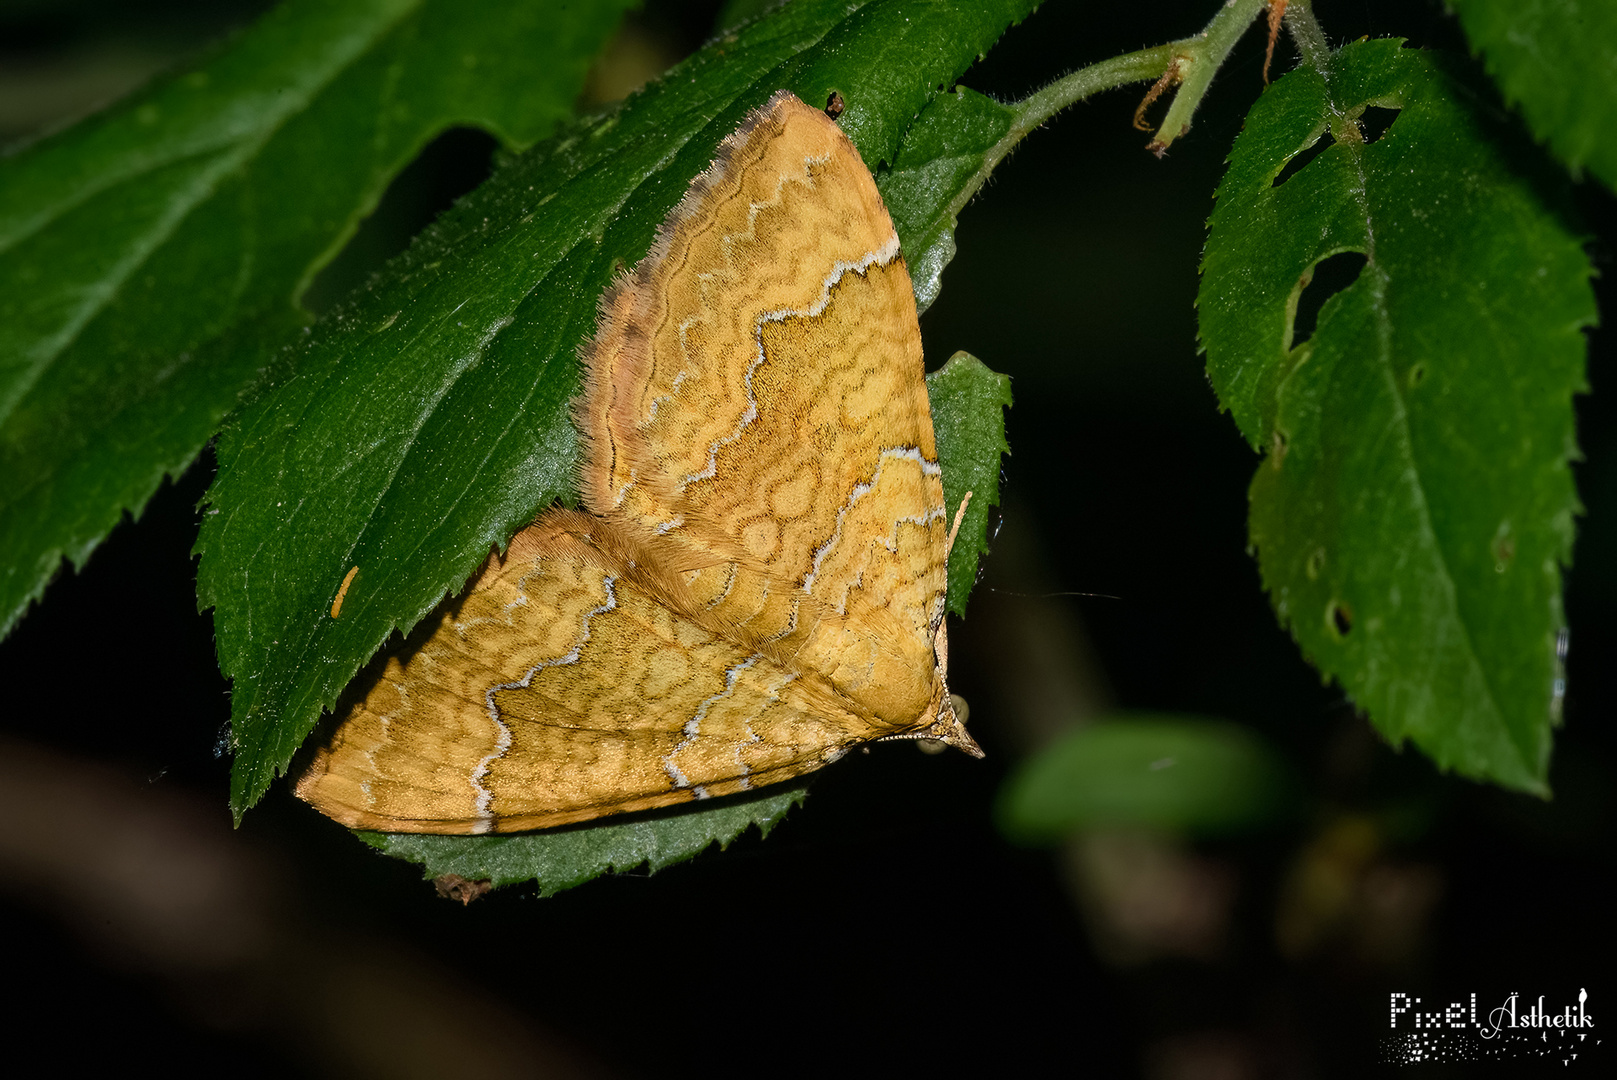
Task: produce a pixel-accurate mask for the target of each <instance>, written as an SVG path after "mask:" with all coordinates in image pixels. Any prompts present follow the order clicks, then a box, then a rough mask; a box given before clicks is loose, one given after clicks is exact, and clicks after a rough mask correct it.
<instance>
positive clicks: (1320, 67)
mask: <svg viewBox="0 0 1617 1080" xmlns="http://www.w3.org/2000/svg"><path fill="white" fill-rule="evenodd" d="M1286 29H1287V30H1288V31H1290V32H1291V40H1293V41H1295V42H1296V43H1297V51H1298V52H1300V53H1302V54H1303V63H1305V64H1307V65H1308V66H1309V67H1311V68H1313V69H1314V70H1315V71H1317V72H1319V74H1320V78H1322V79H1325V80H1326V81H1327V82H1328V81H1330V78H1331V47H1330V45H1328V44H1327V43H1326V41H1325V31H1323V30H1321V29H1320V26H1319V20H1318V19H1316V18H1314V10H1313V5H1312V4H1310V3H1309V2H1308V0H1291V6H1290V7H1288V8H1286Z"/></svg>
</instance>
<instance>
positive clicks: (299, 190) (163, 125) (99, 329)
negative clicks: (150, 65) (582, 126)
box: [0, 0, 629, 633]
mask: <svg viewBox="0 0 1617 1080" xmlns="http://www.w3.org/2000/svg"><path fill="white" fill-rule="evenodd" d="M628 3H629V0H603V2H600V3H596V4H589V5H573V6H571V7H570V8H568V9H566V11H565V13H557V12H555V11H553V10H552V8H553V5H549V4H541V3H528V4H511V3H496V2H493V0H483V2H480V3H472V4H468V3H464V2H451V0H354V2H350V3H342V4H332V3H327V2H325V0H292V2H289V3H286V4H283V5H282V6H281V7H279V8H277V9H276V10H274V11H272V12H271V13H270V14H269V15H267V16H265V18H263V19H262V20H261V21H260V22H259V23H258V24H257V25H255V26H254V27H253V28H252V29H250V30H249V31H247V32H246V33H244V34H242V35H240V36H239V37H238V38H236V39H235V40H234V41H233V42H231V43H230V45H229V46H228V47H227V48H224V49H221V50H219V51H218V52H217V53H216V54H215V55H213V56H212V57H211V58H210V59H208V60H206V61H204V62H203V63H201V64H199V65H198V66H196V67H195V68H193V69H192V70H189V71H183V72H181V73H179V74H177V75H175V76H173V77H172V78H168V79H166V80H163V81H161V82H159V83H156V84H154V85H153V86H151V87H149V88H147V89H146V90H144V91H142V92H141V93H139V94H137V95H135V96H134V97H132V98H130V99H129V100H127V101H125V102H123V103H122V104H120V105H118V106H116V107H115V108H113V109H110V110H108V111H107V112H104V113H102V114H100V115H98V116H95V117H92V118H91V119H89V120H87V121H85V122H84V123H82V124H79V125H78V126H76V127H74V128H71V129H69V130H67V131H65V132H62V133H61V134H59V135H55V136H52V137H51V138H48V139H46V140H44V141H42V142H40V143H38V144H36V145H34V146H33V147H31V148H30V149H28V150H27V151H25V152H24V153H22V154H19V155H18V156H16V157H13V158H11V159H10V160H8V161H6V162H4V163H3V166H0V477H3V478H4V479H0V567H4V574H3V577H0V633H4V632H6V631H8V630H9V629H10V627H11V626H12V625H14V624H15V622H16V620H17V619H18V618H19V617H20V616H21V615H22V613H23V611H24V610H25V609H26V608H27V606H28V604H29V603H30V602H31V601H32V600H34V599H36V598H37V597H38V596H39V595H40V594H41V592H42V591H43V590H44V588H45V585H46V583H47V582H48V581H49V580H50V578H51V577H52V576H53V575H54V574H55V573H56V571H57V569H58V567H59V566H60V564H61V561H62V558H63V557H64V556H66V557H67V558H68V559H70V560H72V562H73V563H74V565H75V566H82V565H83V564H84V561H85V560H86V559H87V558H88V557H89V555H90V552H91V550H92V549H93V548H94V547H95V546H96V544H97V543H99V541H100V540H101V538H102V537H103V536H105V535H106V533H107V531H108V530H109V529H111V528H112V526H113V525H115V524H116V523H117V522H118V520H119V517H120V516H121V515H122V513H123V512H124V511H125V510H128V511H130V512H132V513H135V514H138V513H139V512H140V510H141V508H142V507H143V506H144V505H145V503H146V500H147V499H148V498H149V497H150V496H151V494H152V492H153V491H154V490H156V487H157V485H158V484H159V483H160V482H161V480H162V478H163V475H164V474H165V473H167V474H176V473H178V472H179V471H180V470H182V469H183V468H185V466H186V465H187V464H188V463H189V462H190V461H191V460H192V459H193V458H195V457H196V454H197V452H198V451H199V450H200V449H201V448H202V445H203V443H204V442H206V440H207V439H208V438H209V437H211V436H212V435H213V433H214V430H215V429H216V427H217V426H218V423H219V421H220V419H221V417H223V416H224V415H225V413H226V412H227V411H229V410H230V409H231V408H232V407H234V406H235V404H236V402H237V400H238V397H239V395H240V394H241V392H242V390H243V389H244V388H245V387H246V386H247V385H248V384H249V383H251V382H252V380H253V379H254V378H255V377H256V376H257V374H258V372H259V370H260V369H261V368H262V367H263V366H264V364H265V363H266V362H267V361H268V359H269V357H270V356H271V355H272V354H273V352H274V350H276V349H277V348H279V347H280V346H281V344H282V343H283V342H284V341H286V340H287V339H288V338H289V337H290V336H292V335H293V334H294V333H295V332H296V331H297V330H298V328H299V327H300V326H301V325H302V324H303V323H304V322H305V321H306V318H305V316H304V315H303V314H302V313H301V312H300V311H299V309H298V308H297V306H296V302H295V301H296V298H297V296H298V294H299V293H300V292H301V291H302V289H303V287H304V286H305V285H306V284H307V282H308V281H309V280H310V279H311V278H312V276H313V274H314V272H315V271H316V270H317V269H318V268H319V266H320V265H322V264H323V263H324V262H326V261H327V260H329V259H330V258H331V257H332V256H333V255H334V254H335V253H336V252H337V251H338V250H339V249H340V248H341V246H342V244H343V242H344V241H345V240H346V238H347V237H348V236H349V235H350V234H351V233H352V232H353V230H354V228H355V225H356V223H357V221H358V220H359V218H360V217H362V216H363V215H364V214H365V213H367V212H368V211H369V210H370V208H371V207H373V206H374V205H375V203H376V201H377V199H378V198H379V197H380V195H381V193H382V191H383V189H384V188H385V186H386V185H387V182H388V181H389V179H391V178H392V176H393V175H394V174H395V173H396V172H398V170H399V169H400V168H402V167H403V166H404V165H405V164H407V163H408V162H409V161H410V159H411V158H413V157H414V156H415V155H416V153H417V152H418V151H419V150H420V149H421V147H422V146H424V145H425V144H426V143H427V142H428V141H429V140H430V139H431V138H432V137H433V136H434V135H436V134H437V133H439V132H441V131H443V130H445V129H446V128H448V127H450V126H451V125H454V124H477V125H480V126H484V127H487V128H489V129H491V130H493V131H494V132H496V133H497V134H498V135H499V136H500V137H501V138H502V139H503V140H504V141H505V142H506V143H507V144H508V145H510V146H512V147H520V146H526V145H529V144H531V143H532V142H533V141H534V140H535V139H536V138H538V137H540V136H541V135H544V134H548V133H549V132H550V131H551V130H552V129H553V128H554V126H555V125H556V123H557V122H558V121H560V120H562V119H565V118H566V117H568V116H570V115H571V112H572V102H573V99H574V98H575V97H576V96H577V93H578V88H579V87H580V86H581V85H582V82H583V77H584V73H585V70H586V67H587V65H588V62H589V59H590V57H591V56H593V55H594V53H595V52H596V51H597V50H598V48H599V46H600V44H601V43H602V41H604V39H605V37H606V35H607V34H608V33H609V32H610V31H611V29H612V27H613V26H614V25H615V24H616V22H617V18H618V15H619V12H620V11H621V10H622V9H623V8H624V7H625V6H627V4H628Z"/></svg>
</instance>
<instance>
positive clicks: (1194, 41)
mask: <svg viewBox="0 0 1617 1080" xmlns="http://www.w3.org/2000/svg"><path fill="white" fill-rule="evenodd" d="M1297 2H1298V0H1293V3H1297ZM1267 6H1268V0H1227V2H1226V3H1225V5H1224V6H1223V7H1222V8H1221V9H1219V12H1218V14H1217V15H1214V16H1213V18H1212V20H1211V21H1210V22H1209V23H1208V24H1207V27H1206V28H1205V29H1204V30H1202V32H1201V33H1200V34H1197V35H1196V36H1195V37H1193V38H1186V39H1185V40H1184V41H1180V42H1175V43H1174V56H1175V58H1176V59H1177V60H1178V61H1179V76H1180V86H1179V92H1178V93H1177V94H1175V95H1174V98H1173V104H1172V105H1170V106H1168V115H1167V116H1165V117H1163V118H1162V126H1161V127H1159V128H1158V129H1157V137H1156V139H1155V140H1153V141H1152V143H1151V145H1150V146H1149V147H1147V149H1149V150H1154V151H1156V153H1157V155H1158V156H1159V157H1160V156H1161V154H1162V152H1163V151H1164V150H1166V149H1167V148H1168V147H1169V146H1170V145H1171V144H1172V143H1173V141H1174V140H1175V139H1177V138H1179V136H1181V135H1183V134H1184V133H1185V132H1187V131H1189V130H1190V118H1191V115H1192V114H1194V113H1195V111H1196V106H1198V105H1200V104H1201V100H1202V97H1203V95H1205V94H1206V93H1207V88H1208V87H1209V86H1211V85H1212V83H1213V76H1214V75H1216V74H1218V69H1219V68H1220V67H1222V66H1223V64H1224V60H1225V58H1226V57H1228V56H1229V54H1230V50H1231V49H1233V48H1235V43H1236V42H1237V41H1239V40H1241V35H1242V34H1244V33H1246V28H1247V27H1248V26H1250V25H1251V24H1252V22H1253V20H1254V19H1256V18H1257V17H1258V14H1259V13H1260V12H1261V11H1263V9H1264V8H1266V7H1267Z"/></svg>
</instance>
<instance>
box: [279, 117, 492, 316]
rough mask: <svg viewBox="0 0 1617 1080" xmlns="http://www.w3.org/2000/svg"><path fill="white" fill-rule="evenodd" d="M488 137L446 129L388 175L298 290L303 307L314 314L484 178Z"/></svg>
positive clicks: (489, 154)
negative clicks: (350, 230)
mask: <svg viewBox="0 0 1617 1080" xmlns="http://www.w3.org/2000/svg"><path fill="white" fill-rule="evenodd" d="M497 146H498V143H496V142H495V140H494V137H493V136H492V135H490V134H489V133H488V132H486V131H479V130H478V129H476V128H451V129H450V130H449V131H446V132H444V133H443V134H442V135H440V136H438V137H437V138H436V139H434V140H432V142H430V143H428V144H427V146H426V148H425V149H423V150H422V151H421V153H420V154H419V155H417V156H416V159H415V160H414V161H412V162H410V164H408V165H406V166H405V167H404V169H403V170H402V171H400V173H399V174H398V175H397V176H395V177H394V178H393V182H392V183H390V184H389V185H388V186H387V190H386V191H384V192H383V193H382V198H381V200H380V201H378V202H377V204H376V209H375V210H372V211H371V212H370V215H369V216H367V217H366V218H365V220H363V221H361V222H360V223H359V228H358V229H357V230H356V231H355V232H354V235H353V236H350V237H349V238H348V243H347V244H345V245H343V249H342V250H341V251H339V252H338V253H337V256H336V258H334V259H332V260H331V261H330V262H329V263H327V264H326V265H325V266H324V267H322V268H321V269H320V271H319V273H317V274H315V276H314V280H313V281H312V282H310V283H309V287H308V288H307V289H305V290H304V293H303V296H302V303H303V306H304V307H305V308H306V309H308V310H309V311H310V312H312V313H314V314H316V315H319V314H321V313H323V312H324V311H326V310H327V309H329V308H330V307H331V306H332V305H333V304H335V303H336V302H337V301H338V300H340V299H342V297H343V296H344V295H345V294H346V293H347V292H349V291H350V290H351V289H354V288H356V287H357V286H359V285H361V284H362V283H364V281H365V279H366V278H367V277H369V276H370V275H371V274H372V273H374V272H375V271H376V270H377V269H378V268H380V267H381V265H382V264H383V263H385V262H387V260H389V259H391V258H392V257H393V256H395V255H397V254H398V253H399V252H401V251H403V250H404V249H405V248H407V247H409V246H410V240H411V239H412V238H413V237H414V236H415V234H416V233H418V232H420V231H421V230H422V229H424V228H426V227H427V226H428V225H429V224H431V223H432V221H433V219H434V218H436V217H437V216H438V215H439V214H441V213H443V212H444V211H445V210H447V209H449V208H450V207H451V206H453V205H454V203H455V200H456V199H458V198H460V197H461V196H462V195H465V194H466V193H467V192H469V191H471V190H472V189H473V188H475V187H476V186H477V185H478V184H481V183H482V182H483V181H484V180H487V179H488V175H489V173H490V171H492V167H493V157H494V150H495V148H496V147H497Z"/></svg>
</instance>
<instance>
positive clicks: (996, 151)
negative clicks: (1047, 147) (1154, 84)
mask: <svg viewBox="0 0 1617 1080" xmlns="http://www.w3.org/2000/svg"><path fill="white" fill-rule="evenodd" d="M1175 48H1177V45H1175V44H1168V45H1157V46H1155V47H1154V48H1150V49H1141V50H1140V51H1138V52H1131V53H1124V54H1123V55H1122V56H1114V57H1112V58H1111V59H1110V60H1102V61H1101V62H1100V63H1098V64H1091V65H1089V66H1088V67H1086V68H1080V69H1079V70H1077V71H1075V72H1073V73H1072V74H1071V75H1068V76H1065V77H1064V78H1060V79H1057V80H1056V81H1055V82H1053V83H1051V84H1050V85H1049V86H1046V87H1045V88H1044V89H1042V90H1036V91H1034V92H1033V93H1031V94H1029V95H1028V96H1027V97H1025V98H1023V99H1022V100H1021V101H1017V102H1013V103H1012V104H1010V105H1007V106H1005V107H1006V108H1007V109H1008V110H1010V111H1011V113H1012V114H1013V117H1012V120H1011V126H1010V129H1009V130H1008V131H1006V132H1005V134H1004V135H1003V136H1001V137H1000V139H999V141H998V142H996V143H994V145H993V146H991V147H989V148H988V150H987V151H986V152H985V153H984V154H983V159H982V164H981V165H980V166H978V168H977V172H976V175H974V176H973V177H972V178H971V179H970V180H968V181H967V182H966V183H964V184H963V185H961V187H960V190H959V192H958V193H957V194H956V195H955V197H954V198H953V199H951V200H950V201H949V205H948V207H947V208H946V209H945V211H944V215H945V219H946V220H952V219H954V218H956V217H958V216H959V214H960V211H961V210H962V209H964V208H965V205H966V203H968V202H970V201H971V197H972V196H973V195H975V194H977V192H978V191H979V190H980V189H981V188H982V186H983V184H985V183H987V182H988V177H989V176H990V175H992V174H993V171H994V169H995V167H996V166H998V165H999V163H1000V162H1001V161H1003V160H1005V155H1007V154H1009V153H1010V152H1011V151H1012V150H1013V149H1015V147H1016V144H1017V143H1019V142H1021V141H1022V140H1023V139H1024V138H1026V137H1027V135H1028V133H1029V132H1030V131H1032V130H1033V129H1034V128H1036V127H1038V126H1039V125H1040V124H1042V123H1044V122H1045V121H1046V120H1048V119H1050V118H1051V117H1052V116H1054V115H1055V114H1056V113H1058V112H1060V111H1061V110H1062V109H1065V108H1066V107H1067V106H1068V105H1076V104H1077V103H1078V102H1080V101H1083V100H1084V99H1085V98H1088V97H1092V96H1093V95H1095V94H1098V93H1101V92H1102V91H1105V90H1115V89H1116V88H1117V87H1119V86H1126V85H1128V84H1129V83H1133V82H1150V81H1152V80H1154V79H1158V78H1161V76H1162V73H1163V72H1165V71H1167V70H1168V65H1169V64H1171V63H1173V58H1174V49H1175Z"/></svg>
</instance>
